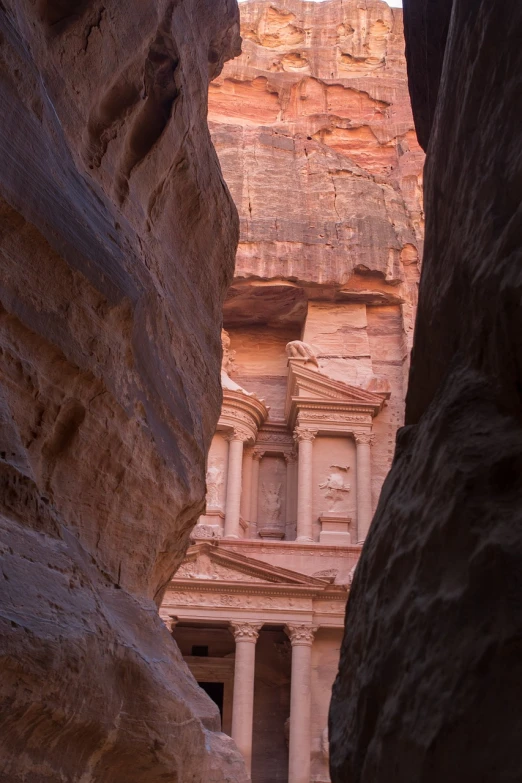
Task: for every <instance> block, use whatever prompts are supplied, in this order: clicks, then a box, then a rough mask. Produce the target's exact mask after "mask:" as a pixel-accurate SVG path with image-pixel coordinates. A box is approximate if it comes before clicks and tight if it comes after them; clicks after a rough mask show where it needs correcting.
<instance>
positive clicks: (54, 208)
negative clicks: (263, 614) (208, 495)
mask: <svg viewBox="0 0 522 783" xmlns="http://www.w3.org/2000/svg"><path fill="white" fill-rule="evenodd" d="M0 43H1V48H0V258H1V262H0V482H1V492H0V566H1V572H0V585H1V611H0V628H1V630H0V634H1V645H0V649H1V655H2V658H1V660H2V669H1V680H0V683H1V684H0V715H1V718H0V738H1V739H0V758H1V761H0V770H1V773H0V777H1V778H2V780H5V781H18V780H27V781H28V780H31V781H46V780H49V781H57V780H60V781H80V780H81V781H85V783H86V782H87V781H122V783H123V782H125V783H129V781H147V783H152V782H153V781H156V780H160V779H161V780H165V779H166V778H165V776H167V777H168V779H169V780H171V781H182V780H183V781H185V780H187V781H188V780H194V781H198V780H202V781H203V780H204V781H215V782H216V783H218V782H220V781H225V780H227V781H232V780H233V781H240V780H243V779H244V768H243V764H242V761H241V760H240V759H239V757H238V755H237V752H236V751H235V749H234V747H233V746H232V745H231V742H230V741H229V740H228V739H227V738H226V737H224V736H223V735H221V734H216V733H214V730H215V729H217V728H218V723H219V719H218V713H217V709H216V707H215V706H214V705H213V704H212V703H211V702H210V701H209V699H208V698H206V696H204V695H202V692H201V691H200V690H199V688H197V687H196V685H195V683H194V681H193V680H192V678H191V677H190V676H189V674H188V671H187V669H186V667H185V665H184V663H183V661H182V659H181V656H180V654H179V652H178V650H177V648H176V647H175V645H174V644H173V643H172V640H171V638H170V636H169V634H168V632H167V630H166V629H165V628H163V626H162V625H161V623H160V621H159V618H158V616H157V612H156V607H155V604H154V601H156V602H157V601H159V600H160V599H161V595H162V591H163V588H164V585H165V584H166V583H167V581H168V580H169V578H170V576H171V574H172V572H173V571H174V569H175V568H176V567H177V565H178V564H179V562H180V561H181V559H182V557H183V553H184V550H185V547H186V543H187V537H188V534H189V531H190V529H191V527H192V525H193V523H194V522H195V520H196V519H197V517H198V515H199V514H200V512H201V510H202V507H203V501H204V489H205V479H204V462H205V454H206V450H207V448H208V446H209V442H210V438H211V436H212V433H213V430H214V426H215V423H216V421H217V417H218V414H219V410H220V402H221V391H220V383H219V370H220V353H221V352H220V341H219V335H220V323H221V308H222V300H223V297H224V294H225V291H226V289H227V286H228V284H229V282H230V279H231V275H232V271H233V264H234V254H235V249H236V243H237V237H238V221H237V215H236V210H235V208H234V206H233V204H232V201H231V199H230V197H229V195H228V191H227V189H226V187H225V186H224V183H223V180H222V177H221V173H220V169H219V165H218V162H217V158H216V155H215V152H214V149H213V147H212V144H211V142H210V137H209V133H208V128H207V123H206V113H207V87H208V82H209V80H210V79H212V78H214V77H215V76H216V75H217V74H218V73H219V71H220V69H221V67H222V65H223V62H224V61H225V60H226V59H228V58H230V57H233V56H236V55H237V54H238V53H239V45H240V38H239V24H238V10H237V6H236V3H235V2H232V0H200V1H199V2H196V0H186V2H183V3H178V2H169V1H167V0H158V1H157V2H154V3H141V2H131V3H119V2H116V0H114V1H112V0H108V1H107V0H106V2H104V3H101V2H98V1H97V0H75V2H64V1H63V0H38V2H34V0H33V1H31V0H22V1H21V2H15V0H2V2H0Z"/></svg>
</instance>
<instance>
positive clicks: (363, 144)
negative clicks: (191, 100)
mask: <svg viewBox="0 0 522 783" xmlns="http://www.w3.org/2000/svg"><path fill="white" fill-rule="evenodd" d="M241 32H242V36H243V54H242V55H241V57H239V58H237V59H235V60H234V61H232V62H230V63H228V64H227V65H226V66H225V68H224V69H223V72H222V74H221V75H220V76H219V77H218V79H216V80H215V81H214V82H213V83H212V85H211V87H210V96H209V119H210V128H211V132H212V135H213V139H214V143H215V145H216V149H217V151H218V154H219V157H220V161H221V165H222V168H223V173H224V175H225V178H226V180H227V182H228V184H229V187H230V190H231V193H232V195H233V197H234V200H235V202H236V205H237V206H238V209H239V214H240V221H241V237H240V245H239V251H238V257H237V267H236V278H237V279H239V278H241V279H245V278H277V277H281V278H286V279H287V280H288V279H289V280H294V281H297V282H301V283H303V284H307V285H316V286H317V285H321V286H323V287H326V286H327V285H330V286H332V287H333V288H334V289H335V290H339V289H341V288H343V287H349V288H352V289H353V290H355V291H356V292H359V293H360V292H361V289H364V288H372V287H373V283H374V278H376V280H377V281H378V283H380V284H381V286H382V290H383V292H388V294H389V295H391V296H393V294H395V299H397V298H400V297H401V295H402V298H404V299H407V298H408V296H407V295H406V294H405V293H404V291H403V290H402V289H403V284H404V282H405V280H406V277H407V275H406V273H405V269H404V267H405V265H410V264H412V263H417V262H418V259H419V256H420V252H421V246H422V238H423V214H422V200H421V190H422V183H421V172H422V165H423V162H424V155H423V153H422V151H421V149H420V148H419V146H418V144H417V140H416V136H415V130H414V125H413V118H412V115H411V108H410V101H409V96H408V88H407V81H406V78H405V70H406V69H405V60H404V38H403V29H402V12H401V11H400V10H398V9H391V8H390V7H389V6H388V5H387V4H386V3H385V2H382V0H365V2H362V3H361V2H360V1H359V0H343V2H341V0H327V2H321V3H311V2H304V0H277V2H270V1H269V0H248V2H245V3H242V4H241ZM368 281H370V282H371V284H370V285H368Z"/></svg>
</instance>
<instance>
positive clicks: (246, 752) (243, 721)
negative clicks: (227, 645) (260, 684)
mask: <svg viewBox="0 0 522 783" xmlns="http://www.w3.org/2000/svg"><path fill="white" fill-rule="evenodd" d="M261 627H262V623H241V622H239V623H231V625H230V630H231V631H232V633H233V634H234V639H235V640H236V659H235V665H234V698H233V702H232V739H233V740H234V742H235V743H236V745H237V747H238V748H239V750H240V752H241V753H242V754H243V758H244V759H245V764H246V768H247V771H248V774H249V775H250V772H251V769H252V730H253V725H254V677H255V663H256V642H257V639H258V636H259V630H260V628H261Z"/></svg>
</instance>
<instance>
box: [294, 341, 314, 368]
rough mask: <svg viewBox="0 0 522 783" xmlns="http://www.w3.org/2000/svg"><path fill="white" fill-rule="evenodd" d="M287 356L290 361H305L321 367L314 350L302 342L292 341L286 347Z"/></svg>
mask: <svg viewBox="0 0 522 783" xmlns="http://www.w3.org/2000/svg"><path fill="white" fill-rule="evenodd" d="M286 355H287V356H288V358H289V359H304V361H305V362H310V364H315V366H316V367H319V364H318V362H317V356H316V354H315V351H314V349H313V348H312V346H311V345H308V343H303V342H302V341H301V340H292V342H290V343H288V344H287V346H286Z"/></svg>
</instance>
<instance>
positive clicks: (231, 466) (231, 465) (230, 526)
mask: <svg viewBox="0 0 522 783" xmlns="http://www.w3.org/2000/svg"><path fill="white" fill-rule="evenodd" d="M246 440H248V435H246V434H245V433H244V432H242V431H241V430H238V429H235V430H234V431H233V432H232V434H231V435H230V436H229V438H228V442H229V447H228V476H227V499H226V506H225V531H224V533H225V538H239V514H240V504H241V473H242V470H243V443H244V442H245V441H246Z"/></svg>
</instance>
